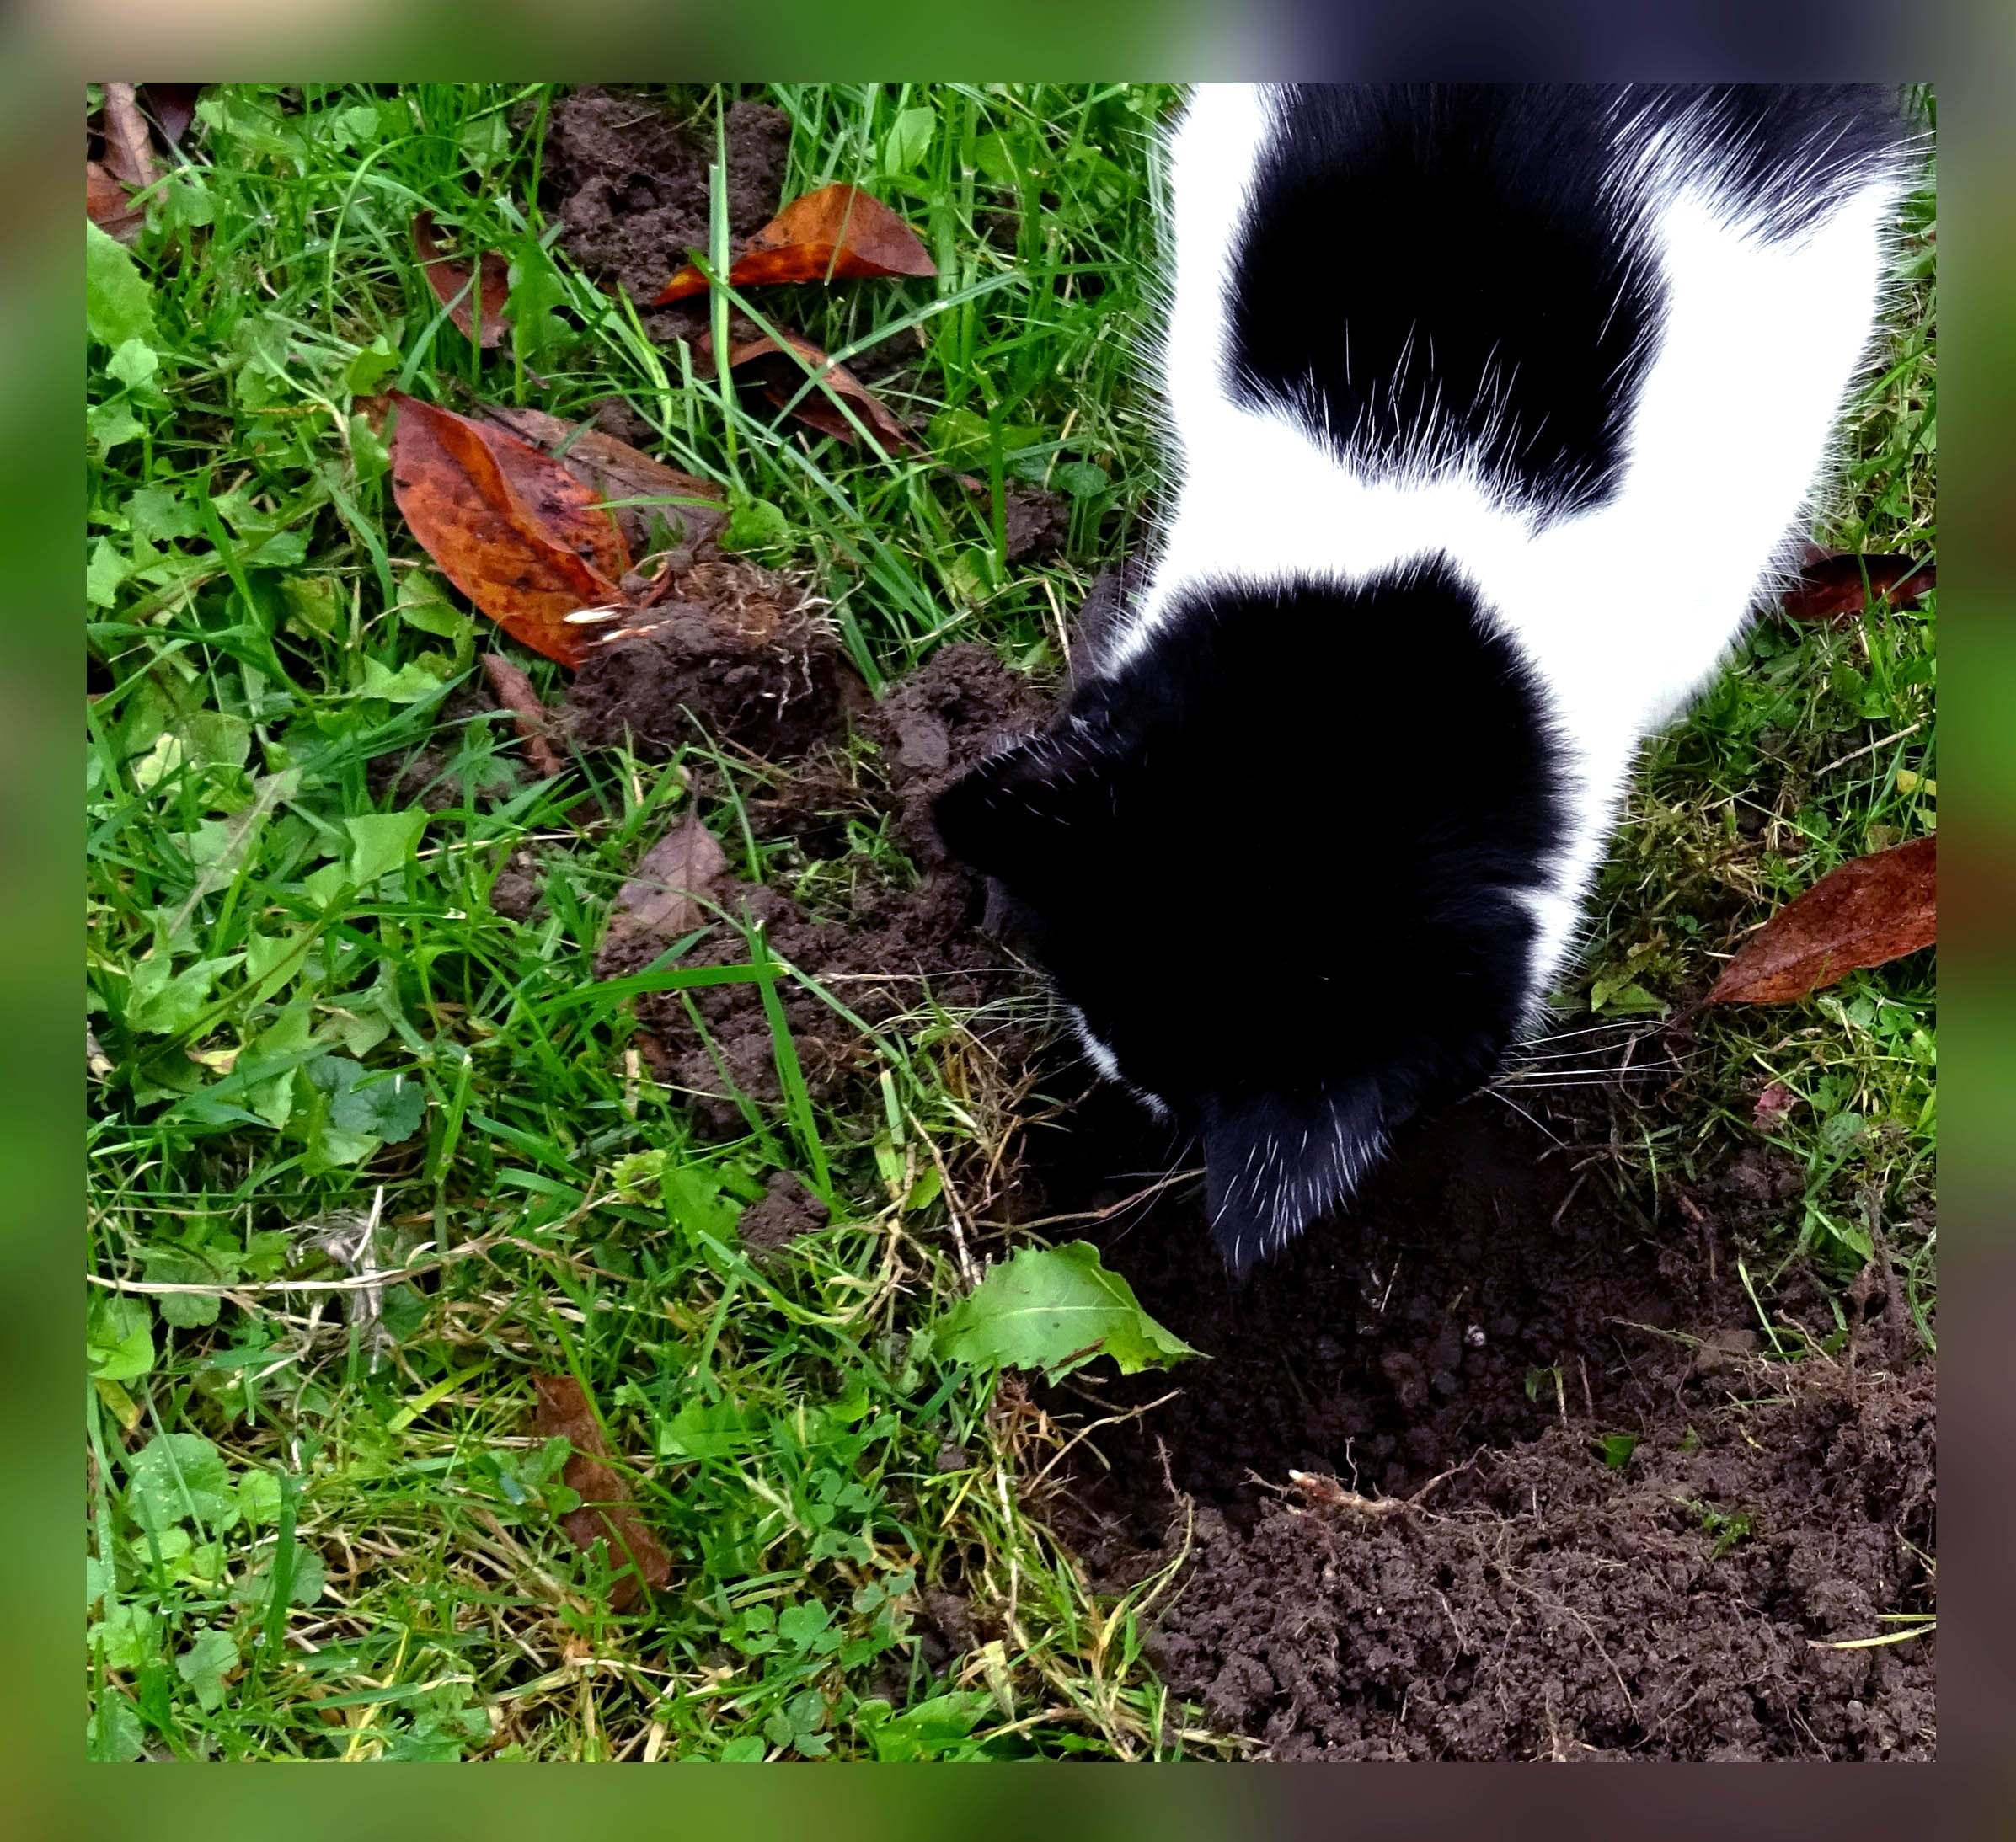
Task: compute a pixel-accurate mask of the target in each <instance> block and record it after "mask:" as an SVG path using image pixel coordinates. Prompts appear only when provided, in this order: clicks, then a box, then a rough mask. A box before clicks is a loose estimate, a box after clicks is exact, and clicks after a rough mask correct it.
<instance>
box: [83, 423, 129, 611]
mask: <svg viewBox="0 0 2016 1842" xmlns="http://www.w3.org/2000/svg"><path fill="white" fill-rule="evenodd" d="M133 433H134V434H135V435H138V434H139V433H140V424H138V423H135V424H133ZM132 573H133V565H132V564H131V563H129V562H128V561H127V560H126V558H124V557H122V556H121V555H120V553H119V552H118V551H117V550H115V548H114V547H113V545H112V540H111V539H110V537H100V538H99V540H98V542H97V543H96V545H94V547H93V549H92V552H91V560H90V561H89V562H88V563H86V564H85V565H84V599H85V600H86V601H88V602H89V603H90V604H91V605H92V606H94V607H110V606H112V604H113V603H114V602H115V601H117V600H118V599H119V585H120V583H122V582H123V581H125V580H126V578H127V577H128V576H130V575H131V574H132Z"/></svg>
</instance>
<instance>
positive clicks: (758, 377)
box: [697, 328, 917, 454]
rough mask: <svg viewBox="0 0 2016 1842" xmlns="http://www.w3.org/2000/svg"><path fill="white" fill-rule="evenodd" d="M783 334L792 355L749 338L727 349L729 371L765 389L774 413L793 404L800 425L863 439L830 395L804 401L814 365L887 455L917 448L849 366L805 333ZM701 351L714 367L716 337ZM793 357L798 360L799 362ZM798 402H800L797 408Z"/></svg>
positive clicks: (849, 440)
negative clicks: (831, 356) (807, 373)
mask: <svg viewBox="0 0 2016 1842" xmlns="http://www.w3.org/2000/svg"><path fill="white" fill-rule="evenodd" d="M778 330H779V331H780V332H783V335H784V339H785V340H786V341H787V342H788V344H789V348H790V349H789V350H786V349H785V347H784V346H783V345H780V344H778V342H777V341H776V340H775V339H745V340H744V341H743V342H742V343H741V344H739V345H731V346H730V347H729V348H728V368H729V369H730V371H734V372H735V373H736V375H737V376H738V378H739V379H741V381H742V382H749V383H757V384H761V385H762V391H763V394H764V396H765V397H766V398H768V399H769V402H770V405H771V407H772V408H775V409H782V408H783V407H784V405H785V404H786V403H791V414H793V415H794V416H796V417H797V418H798V419H799V421H800V422H803V423H807V424H810V426H811V427H813V428H815V429H817V430H819V431H820V432H821V434H823V435H832V436H834V437H835V438H836V439H837V440H841V441H844V442H845V443H846V444H847V445H848V446H849V447H852V446H853V445H854V443H855V441H856V440H857V439H858V437H857V435H855V432H854V425H853V423H851V422H849V421H848V419H847V417H846V416H845V415H844V414H842V413H841V410H840V408H839V407H838V405H837V404H836V403H833V402H832V399H831V398H828V397H827V396H826V392H825V391H823V390H821V389H820V388H819V387H818V386H817V385H814V386H813V387H811V388H810V389H809V390H805V394H804V395H803V396H799V391H800V390H801V389H804V388H805V382H806V379H805V371H806V368H807V367H808V366H810V367H811V368H812V369H814V370H816V371H819V374H820V376H821V379H822V380H823V382H825V384H826V387H827V388H828V389H831V390H832V392H833V394H834V395H835V396H837V397H842V398H845V399H846V400H847V401H848V403H851V404H853V409H854V414H856V415H857V416H858V417H859V418H860V420H861V422H862V424H863V425H864V427H865V428H866V429H867V430H868V431H869V435H871V436H872V437H873V438H874V441H875V444H876V446H879V447H880V449H881V450H882V451H883V452H884V453H885V454H900V453H901V452H902V451H904V450H906V449H914V448H915V447H916V446H917V443H916V442H915V441H914V440H912V438H911V435H910V431H909V430H907V429H906V428H905V427H904V426H903V424H901V422H900V421H898V420H897V419H896V415H895V414H894V412H892V411H891V410H890V408H889V406H888V404H886V403H884V402H883V401H882V399H881V398H880V397H878V396H876V395H875V393H874V392H873V391H871V390H870V389H869V387H868V386H867V385H866V384H864V383H863V382H861V380H860V379H859V378H858V377H857V376H854V374H853V372H852V371H849V370H848V368H847V366H844V365H836V364H835V363H834V362H833V361H832V360H831V359H829V358H828V357H827V356H826V354H825V353H824V352H822V351H821V350H820V349H819V348H818V347H817V346H816V345H815V344H813V343H812V342H811V340H810V339H806V338H805V337H804V336H803V335H802V334H798V333H794V332H792V331H790V330H789V328H778ZM697 350H698V355H699V356H700V358H701V360H703V362H706V363H711V362H712V361H713V353H714V341H713V339H712V337H711V335H710V336H708V337H703V339H701V340H700V342H699V345H698V348H697ZM793 353H795V354H796V355H797V356H796V357H794V356H793V355H792V354H793ZM800 360H802V361H803V362H800ZM794 397H796V398H798V400H797V402H796V403H792V398H794Z"/></svg>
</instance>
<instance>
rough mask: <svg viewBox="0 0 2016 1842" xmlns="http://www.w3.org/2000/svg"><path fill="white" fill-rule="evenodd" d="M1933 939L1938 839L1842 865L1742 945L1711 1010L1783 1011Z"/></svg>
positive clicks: (1918, 841)
mask: <svg viewBox="0 0 2016 1842" xmlns="http://www.w3.org/2000/svg"><path fill="white" fill-rule="evenodd" d="M1937 940H1938V837H1937V836H1933V837H1929V838H1913V839H1912V841H1911V842H1910V843H1909V844H1900V845H1897V846H1893V847H1892V848H1891V849H1890V850H1888V851H1879V852H1875V853H1874V855H1873V856H1870V857H1858V858H1856V859H1855V861H1854V862H1853V863H1844V864H1842V867H1841V868H1839V869H1838V870H1836V871H1834V872H1832V873H1831V874H1829V875H1826V876H1823V877H1822V878H1821V879H1820V880H1819V882H1817V883H1815V884H1814V885H1813V887H1812V888H1811V889H1808V890H1807V891H1806V893H1805V894H1804V895H1801V896H1799V898H1798V899H1797V900H1794V901H1791V902H1788V903H1787V904H1786V905H1784V907H1783V908H1781V909H1780V910H1778V913H1777V914H1775V915H1773V916H1772V917H1771V919H1770V920H1769V921H1766V922H1765V923H1764V925H1763V926H1762V927H1760V928H1759V929H1758V930H1757V932H1755V933H1754V934H1752V935H1751V937H1750V938H1749V939H1748V940H1746V941H1745V942H1744V943H1743V947H1742V950H1741V952H1740V953H1737V954H1736V956H1735V958H1733V959H1732V960H1730V963H1729V964H1728V965H1727V966H1725V968H1724V969H1723V972H1722V976H1721V977H1720V978H1719V979H1718V980H1716V981H1715V988H1714V990H1712V991H1710V992H1709V995H1708V999H1707V1001H1708V1002H1709V1003H1710V1004H1789V1003H1790V1002H1791V1001H1793V1000H1794V999H1795V998H1803V997H1804V996H1805V995H1806V994H1807V993H1808V992H1809V991H1815V990H1819V988H1820V987H1821V986H1822V985H1832V984H1833V983H1834V981H1835V980H1837V979H1841V978H1844V977H1846V976H1847V974H1849V973H1851V972H1853V971H1854V970H1855V969H1856V968H1857V967H1858V966H1880V965H1883V964H1885V963H1886V962H1888V961H1890V960H1892V959H1899V958H1902V957H1903V956H1904V955H1905V954H1906V953H1916V952H1917V950H1918V949H1919V948H1921V947H1929V946H1932V945H1933V944H1934V943H1935V942H1937Z"/></svg>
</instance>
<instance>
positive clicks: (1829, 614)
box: [1778, 544, 1938, 621]
mask: <svg viewBox="0 0 2016 1842" xmlns="http://www.w3.org/2000/svg"><path fill="white" fill-rule="evenodd" d="M1937 585H1938V570H1937V569H1936V568H1935V567H1934V566H1933V563H1931V562H1929V561H1928V560H1924V559H1922V558H1917V557H1903V556H1889V555H1884V556H1863V555H1860V554H1858V553H1857V552H1855V551H1853V550H1841V551H1834V550H1823V549H1821V547H1819V546H1818V545H1817V544H1809V545H1808V546H1807V547H1806V553H1805V561H1804V562H1803V563H1802V564H1801V565H1800V568H1799V580H1798V581H1797V582H1795V583H1794V585H1792V586H1791V587H1790V588H1789V589H1788V590H1786V591H1785V594H1784V597H1783V600H1781V601H1779V603H1778V612H1779V613H1781V614H1783V616H1784V617H1785V618H1786V619H1787V620H1789V621H1840V620H1846V619H1848V617H1850V616H1851V615H1855V614H1859V613H1860V612H1861V611H1863V609H1864V608H1865V607H1867V606H1869V602H1870V601H1872V600H1879V601H1888V602H1889V603H1890V606H1892V607H1897V608H1908V607H1916V606H1917V605H1918V604H1919V602H1921V601H1923V600H1924V599H1925V595H1926V591H1927V590H1929V589H1932V588H1934V587H1936V586H1937Z"/></svg>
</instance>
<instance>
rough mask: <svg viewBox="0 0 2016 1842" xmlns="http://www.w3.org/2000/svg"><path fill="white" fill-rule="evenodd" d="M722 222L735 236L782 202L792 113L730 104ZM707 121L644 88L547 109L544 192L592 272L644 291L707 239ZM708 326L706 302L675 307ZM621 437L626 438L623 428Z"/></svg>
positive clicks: (643, 298)
mask: <svg viewBox="0 0 2016 1842" xmlns="http://www.w3.org/2000/svg"><path fill="white" fill-rule="evenodd" d="M725 127H726V131H727V139H728V222H729V228H730V231H731V232H732V233H733V238H734V242H735V247H736V248H737V249H738V251H739V248H740V245H741V242H742V241H743V240H744V239H746V238H747V237H748V236H749V234H750V233H751V232H752V231H754V230H756V229H757V228H758V227H760V226H762V224H764V223H765V222H767V221H768V220H769V219H770V218H771V217H773V216H774V215H775V214H776V211H777V208H778V206H779V205H780V204H781V203H782V202H783V182H784V164H785V156H786V154H787V153H788V152H789V148H790V142H791V124H790V120H789V117H788V116H786V115H785V114H784V113H783V110H782V109H772V108H770V107H768V106H767V105H766V104H762V103H751V102H739V103H736V104H733V105H732V106H731V107H730V109H729V110H728V112H727V118H726V122H725ZM713 153H714V135H713V125H712V123H711V122H709V123H706V124H704V125H703V126H701V127H700V128H698V129H692V130H689V129H687V127H685V126H683V125H681V123H680V122H679V120H677V118H676V115H674V114H673V112H672V111H671V109H669V108H668V107H667V106H666V104H665V103H664V102H663V101H662V100H660V99H657V98H655V97H653V96H651V95H649V94H645V93H628V92H615V91H611V90H607V89H602V88H596V87H595V86H594V85H586V86H584V87H583V88H580V89H577V90H575V92H574V93H573V94H572V95H570V96H569V97H568V98H566V99H565V100H564V101H563V102H562V103H561V104H559V107H558V108H557V109H554V111H553V121H552V125H551V127H550V128H549V130H548V136H547V142H546V166H545V173H544V175H543V183H542V192H543V196H544V200H545V202H546V203H547V204H548V206H549V207H550V208H552V209H553V210H555V211H557V212H558V214H559V219H560V223H561V226H562V228H561V232H560V243H561V245H562V247H563V248H565V249H566V251H567V253H568V254H570V255H571V256H572V257H573V258H574V259H575V261H576V262H578V263H580V264H581V266H582V267H583V268H584V269H586V270H587V271H588V272H589V273H590V274H591V275H593V276H595V277H596V279H597V280H606V281H613V282H615V283H616V284H617V285H618V286H619V287H621V288H622V289H623V291H624V293H626V294H628V296H630V298H631V299H632V300H633V301H636V302H639V303H642V302H648V301H650V299H651V298H652V296H655V294H657V292H658V291H659V290H660V289H661V288H662V287H663V286H665V284H666V281H667V280H670V279H671V275H672V274H673V272H674V271H675V270H678V269H680V268H682V267H683V266H684V265H685V263H686V260H687V252H688V251H689V250H693V249H699V250H704V249H705V248H707V238H708V228H707V213H708V201H707V167H708V163H709V160H710V159H711V158H713ZM670 311H671V312H673V315H674V317H676V318H681V319H682V325H681V327H680V328H679V329H680V330H684V329H685V328H684V322H685V321H690V322H691V328H692V329H691V332H690V334H688V336H689V337H698V334H699V333H700V332H701V331H702V330H703V327H704V320H705V316H704V312H703V310H694V309H692V308H687V309H683V310H670ZM626 439H627V438H626Z"/></svg>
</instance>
